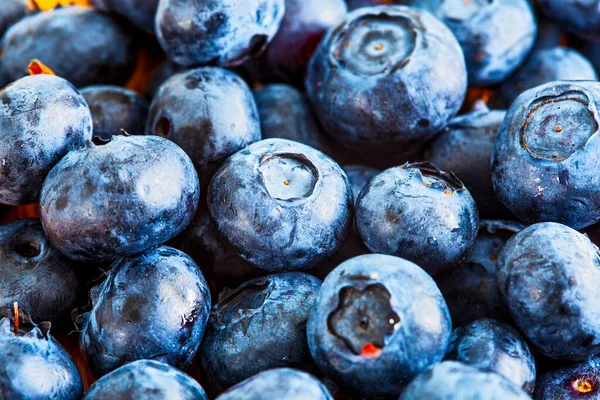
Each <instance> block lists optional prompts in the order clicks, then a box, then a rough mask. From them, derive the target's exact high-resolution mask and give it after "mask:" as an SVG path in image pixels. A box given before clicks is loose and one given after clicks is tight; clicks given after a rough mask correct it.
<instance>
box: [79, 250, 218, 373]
mask: <svg viewBox="0 0 600 400" xmlns="http://www.w3.org/2000/svg"><path fill="white" fill-rule="evenodd" d="M90 295H91V299H92V310H91V311H90V312H89V313H85V314H82V315H81V316H79V318H78V320H77V322H78V323H79V324H80V326H81V328H82V330H81V336H80V339H79V344H80V347H81V352H82V353H83V354H84V355H85V358H86V361H87V364H88V366H89V367H90V369H91V370H92V372H93V373H94V374H95V376H97V377H100V376H103V375H105V374H107V373H108V372H110V371H112V370H114V369H116V368H119V367H120V366H121V365H123V364H126V363H127V362H131V361H135V360H141V359H152V360H157V361H161V362H165V363H167V364H169V365H172V366H174V367H177V368H179V369H181V370H184V369H186V368H187V367H188V366H189V365H190V363H191V362H192V359H193V358H194V355H195V354H196V351H197V350H198V347H199V346H200V341H201V340H202V335H203V334H204V328H205V327H206V323H207V321H208V315H209V312H210V304H211V303H210V292H209V290H208V285H207V284H206V281H205V280H204V276H203V275H202V272H200V269H199V268H198V266H197V265H196V264H195V263H194V261H193V260H192V259H191V258H190V257H188V256H187V255H185V254H184V253H182V252H180V251H178V250H175V249H173V248H171V247H167V246H160V247H156V248H154V249H152V250H149V251H147V252H145V253H143V254H140V255H138V256H135V257H131V258H122V259H120V260H117V261H116V262H115V263H113V265H112V266H111V269H110V270H109V271H108V277H107V278H106V280H105V281H104V282H103V283H102V284H101V285H100V286H97V287H95V288H93V289H92V290H91V292H90Z"/></svg>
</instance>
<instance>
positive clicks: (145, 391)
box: [83, 360, 208, 400]
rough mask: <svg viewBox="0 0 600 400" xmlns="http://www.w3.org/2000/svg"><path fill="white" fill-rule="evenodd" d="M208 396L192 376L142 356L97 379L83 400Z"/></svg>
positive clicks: (199, 399)
mask: <svg viewBox="0 0 600 400" xmlns="http://www.w3.org/2000/svg"><path fill="white" fill-rule="evenodd" d="M113 399H144V400H162V399H178V400H207V399H208V397H206V393H204V389H202V387H201V386H200V385H199V384H198V382H196V381H195V380H194V379H192V378H191V377H189V376H187V375H186V374H184V373H182V372H181V371H178V370H177V369H176V368H173V367H171V366H170V365H168V364H165V363H161V362H158V361H152V360H139V361H134V362H132V363H129V364H125V365H124V366H122V367H120V368H118V369H116V370H114V371H113V372H111V373H109V374H108V375H105V376H103V377H102V378H100V379H99V380H98V381H96V382H95V383H94V384H93V385H92V386H91V387H90V389H89V390H88V391H87V392H86V394H85V396H84V397H83V400H113Z"/></svg>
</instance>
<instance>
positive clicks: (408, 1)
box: [346, 0, 443, 12]
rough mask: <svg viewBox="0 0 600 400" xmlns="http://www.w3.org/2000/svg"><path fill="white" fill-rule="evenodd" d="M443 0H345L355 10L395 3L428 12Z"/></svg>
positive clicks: (433, 9)
mask: <svg viewBox="0 0 600 400" xmlns="http://www.w3.org/2000/svg"><path fill="white" fill-rule="evenodd" d="M442 1H443V0H346V2H347V3H348V9H350V10H355V9H357V8H360V7H371V6H377V5H382V4H397V5H403V6H410V7H418V8H422V9H424V10H427V11H429V12H435V10H437V8H438V7H439V6H440V5H441V4H442Z"/></svg>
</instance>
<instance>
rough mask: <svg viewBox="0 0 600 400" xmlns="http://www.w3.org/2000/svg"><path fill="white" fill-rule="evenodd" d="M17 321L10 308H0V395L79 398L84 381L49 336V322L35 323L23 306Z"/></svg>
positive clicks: (24, 397) (67, 357)
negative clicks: (16, 321)
mask: <svg viewBox="0 0 600 400" xmlns="http://www.w3.org/2000/svg"><path fill="white" fill-rule="evenodd" d="M17 309H18V307H17ZM18 321H19V323H18V324H17V325H18V326H17V327H15V323H14V322H15V317H14V316H13V309H12V308H8V307H2V308H0V396H1V397H2V398H3V399H29V400H37V399H39V400H42V399H61V400H77V399H79V398H81V396H82V394H83V383H82V381H81V376H80V375H79V371H78V370H77V366H76V365H75V363H74V362H73V360H72V359H71V357H70V356H69V353H67V351H66V350H65V349H64V348H63V347H62V346H61V345H60V344H59V343H58V342H57V341H56V340H55V339H54V338H53V337H52V336H50V333H49V329H50V324H49V323H47V322H44V323H41V324H39V325H36V324H34V323H33V322H32V321H31V317H30V316H29V314H28V313H27V312H26V310H24V309H23V310H19V317H18ZM15 331H17V332H18V333H15Z"/></svg>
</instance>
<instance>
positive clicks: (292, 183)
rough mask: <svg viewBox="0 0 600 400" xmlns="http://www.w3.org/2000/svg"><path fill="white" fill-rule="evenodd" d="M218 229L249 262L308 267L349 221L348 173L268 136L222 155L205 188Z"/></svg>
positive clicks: (332, 247) (331, 249)
mask: <svg viewBox="0 0 600 400" xmlns="http://www.w3.org/2000/svg"><path fill="white" fill-rule="evenodd" d="M208 207H209V210H210V213H211V215H212V216H213V218H214V220H215V222H216V224H217V228H218V230H219V232H220V233H221V235H222V236H223V237H224V238H225V239H226V240H227V241H228V242H229V243H231V244H232V245H233V246H234V247H235V248H236V250H237V251H238V252H239V254H240V255H241V256H242V257H243V258H245V259H246V260H248V261H250V262H251V263H252V264H254V265H256V266H258V267H261V268H263V269H267V270H270V271H283V270H299V269H308V268H311V267H314V266H316V265H318V264H319V263H321V262H323V261H324V260H325V259H327V257H329V256H330V255H331V254H333V253H335V251H336V250H337V249H338V248H339V247H340V246H341V245H342V243H343V242H344V240H345V239H346V237H347V235H348V232H349V230H350V226H351V222H352V192H351V189H350V185H349V182H348V177H347V176H346V174H345V173H344V171H342V169H341V168H340V167H339V166H338V165H337V164H336V163H335V162H334V161H333V160H331V159H330V158H329V157H327V156H326V155H324V154H323V153H321V152H319V151H317V150H315V149H313V148H311V147H308V146H305V145H303V144H300V143H296V142H292V141H289V140H285V139H267V140H263V141H260V142H258V143H255V144H253V145H250V146H248V148H247V149H245V150H242V151H240V152H238V153H236V154H234V155H233V156H231V157H229V158H228V159H227V161H225V163H223V165H221V168H219V170H218V171H217V173H216V174H215V176H214V178H213V180H212V181H211V183H210V187H209V189H208Z"/></svg>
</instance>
